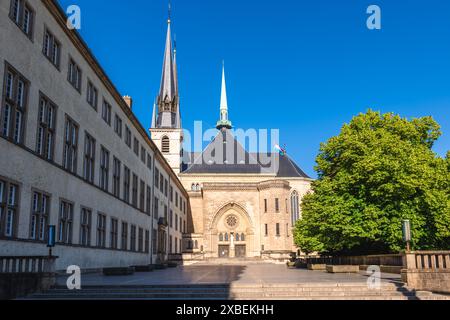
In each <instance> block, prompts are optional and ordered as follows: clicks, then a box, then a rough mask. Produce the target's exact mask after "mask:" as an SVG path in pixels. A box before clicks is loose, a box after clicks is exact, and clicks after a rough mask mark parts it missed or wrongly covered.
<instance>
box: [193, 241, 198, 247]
mask: <svg viewBox="0 0 450 320" xmlns="http://www.w3.org/2000/svg"><path fill="white" fill-rule="evenodd" d="M194 249H198V241H197V240H195V242H194Z"/></svg>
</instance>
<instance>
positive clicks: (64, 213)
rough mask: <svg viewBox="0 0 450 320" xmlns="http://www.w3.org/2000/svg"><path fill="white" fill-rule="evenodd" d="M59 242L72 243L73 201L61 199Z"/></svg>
mask: <svg viewBox="0 0 450 320" xmlns="http://www.w3.org/2000/svg"><path fill="white" fill-rule="evenodd" d="M58 228H59V230H58V242H59V243H64V244H72V237H73V203H70V202H67V201H63V200H61V202H60V204H59V222H58Z"/></svg>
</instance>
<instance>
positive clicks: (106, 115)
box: [8, 0, 152, 170]
mask: <svg viewBox="0 0 450 320" xmlns="http://www.w3.org/2000/svg"><path fill="white" fill-rule="evenodd" d="M10 18H11V19H12V20H13V21H14V22H15V23H16V24H17V25H18V26H19V27H20V28H21V29H22V30H23V31H24V32H25V33H26V34H27V35H28V36H29V37H30V38H31V37H32V29H33V23H34V10H33V9H31V6H30V5H29V4H28V2H27V1H24V0H12V1H11V9H10ZM42 52H43V54H44V56H45V57H47V59H48V60H49V61H50V62H51V63H52V64H53V65H54V66H55V67H56V68H57V69H58V70H59V69H60V63H61V42H60V41H59V40H58V39H57V38H56V37H55V36H54V34H53V33H52V32H51V31H50V30H49V29H48V28H47V27H45V30H44V39H43V45H42ZM82 76H83V72H82V69H81V68H80V66H79V65H78V64H77V63H76V62H75V60H74V59H73V58H72V57H69V65H68V72H67V80H68V81H69V83H70V84H71V85H72V86H73V87H74V88H75V89H76V90H77V91H78V92H80V93H81V88H82ZM86 92H87V93H86V100H87V102H88V104H89V105H90V106H92V107H93V108H94V109H95V110H97V104H98V95H99V92H98V89H97V88H96V87H95V86H94V84H93V83H92V81H90V80H89V79H88V84H87V91H86ZM10 107H11V109H12V108H14V106H10ZM111 110H112V107H111V104H109V103H108V102H107V101H106V100H105V99H103V104H102V113H101V116H102V119H103V120H104V121H105V122H106V123H107V124H108V125H109V126H111V113H112V111H111ZM8 112H9V111H8ZM9 113H10V114H12V115H13V116H12V117H13V118H14V119H13V120H15V121H16V122H17V123H18V124H17V128H18V130H17V131H16V133H15V140H16V141H17V142H18V143H20V139H21V132H20V131H21V127H20V124H21V122H22V119H23V115H21V114H19V113H18V112H17V110H11V111H10V112H9ZM125 127H126V128H125V133H126V135H125V142H126V144H127V146H128V147H129V148H131V140H132V134H131V130H130V128H129V127H128V126H125ZM8 129H9V128H8ZM11 130H12V129H11ZM122 130H123V123H122V119H121V118H120V117H119V115H117V114H116V115H115V118H114V132H115V133H116V134H117V135H118V136H119V137H120V138H122ZM49 141H50V142H51V140H49ZM133 149H134V152H135V154H136V155H137V156H138V157H139V155H140V158H141V161H142V162H143V163H144V164H146V165H147V166H148V168H149V169H150V170H151V166H152V161H151V155H150V154H148V153H147V152H146V150H145V147H144V146H141V147H140V148H139V140H138V139H137V138H136V137H134V147H133Z"/></svg>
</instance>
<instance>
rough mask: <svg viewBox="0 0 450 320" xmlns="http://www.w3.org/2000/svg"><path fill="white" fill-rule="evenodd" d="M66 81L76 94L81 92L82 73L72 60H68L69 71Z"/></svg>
mask: <svg viewBox="0 0 450 320" xmlns="http://www.w3.org/2000/svg"><path fill="white" fill-rule="evenodd" d="M67 79H68V80H69V82H70V84H71V85H72V86H73V87H74V88H75V89H76V90H77V91H78V92H81V79H82V71H81V68H80V67H79V66H78V64H77V63H76V62H75V61H74V60H73V59H70V61H69V71H68V76H67Z"/></svg>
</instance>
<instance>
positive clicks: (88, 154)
mask: <svg viewBox="0 0 450 320" xmlns="http://www.w3.org/2000/svg"><path fill="white" fill-rule="evenodd" d="M28 91H29V82H28V80H26V79H25V77H23V76H22V75H21V74H20V73H18V72H17V71H16V70H15V69H14V68H13V67H12V66H10V65H8V64H7V65H6V76H5V102H4V107H3V110H2V116H1V127H2V132H1V134H2V135H3V136H4V137H5V138H7V139H9V140H12V141H13V142H14V143H17V144H23V143H24V141H23V136H24V132H23V131H24V127H25V126H24V120H23V119H24V114H25V112H26V106H27V100H28ZM56 116H57V106H56V105H55V104H54V103H53V102H52V101H51V100H50V99H49V98H48V97H47V96H45V95H44V94H42V93H40V99H39V112H38V129H37V136H36V137H37V138H36V153H38V154H39V155H40V156H42V157H43V158H45V159H47V160H49V161H53V160H54V149H55V136H56ZM127 129H128V128H127ZM64 130H65V131H64V147H63V167H64V169H65V170H67V171H69V172H71V173H74V174H76V173H77V162H78V145H79V142H78V135H79V125H78V124H77V123H76V122H75V121H74V120H72V119H71V118H70V117H69V116H66V120H65V129H64ZM144 152H145V150H144ZM142 154H144V153H142ZM95 155H96V140H95V139H94V138H93V137H92V136H91V135H90V134H89V133H87V132H86V133H85V141H84V159H83V178H84V179H85V180H86V181H87V182H89V183H92V184H94V176H95V161H96V159H95V158H96V157H95ZM151 161H152V159H151V156H150V154H147V162H148V163H151ZM110 166H111V155H110V152H109V150H107V149H106V148H105V147H104V146H101V150H100V163H99V183H98V185H99V187H100V188H101V189H103V190H104V191H107V192H109V190H110V181H109V179H110ZM149 167H151V165H149ZM112 171H113V172H112V177H113V179H112V193H113V194H114V195H115V196H116V197H118V198H122V200H124V201H125V202H127V203H130V204H132V205H133V206H134V207H136V208H138V209H140V210H141V211H143V212H146V213H148V214H149V213H150V209H151V204H150V199H151V197H150V194H151V189H150V186H146V185H145V183H144V181H143V180H140V181H139V179H138V177H137V175H136V174H134V173H131V171H130V169H129V168H128V167H127V166H125V165H123V180H124V181H123V186H122V185H121V178H122V163H121V161H120V160H119V159H117V158H116V157H113V167H112ZM155 173H156V174H155V184H156V185H158V184H160V182H159V181H161V185H159V186H158V187H159V188H160V190H161V192H163V193H164V194H165V195H166V196H168V181H167V179H164V178H163V175H162V173H160V172H159V170H156V171H155ZM131 179H132V180H131ZM163 179H164V180H163ZM121 187H122V188H123V191H122V192H121ZM139 187H140V190H139V194H138V188H139ZM130 189H131V190H130ZM130 191H131V196H130ZM170 200H171V201H173V187H172V186H170ZM175 205H176V207H179V208H180V210H182V211H183V212H184V213H186V202H185V201H183V199H182V197H181V195H179V194H178V192H175Z"/></svg>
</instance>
